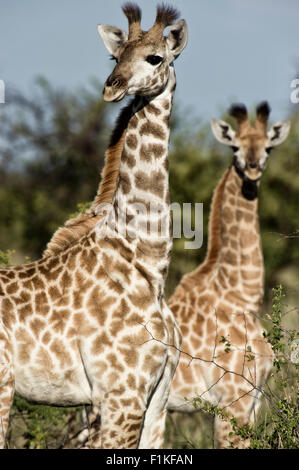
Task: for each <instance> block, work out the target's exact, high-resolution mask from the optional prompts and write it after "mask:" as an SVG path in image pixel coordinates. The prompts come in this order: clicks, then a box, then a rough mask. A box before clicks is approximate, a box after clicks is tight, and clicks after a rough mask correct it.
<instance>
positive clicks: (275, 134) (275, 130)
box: [267, 121, 291, 147]
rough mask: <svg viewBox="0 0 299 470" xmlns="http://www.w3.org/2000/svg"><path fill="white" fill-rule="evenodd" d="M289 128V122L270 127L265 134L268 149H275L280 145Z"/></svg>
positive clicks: (281, 122)
mask: <svg viewBox="0 0 299 470" xmlns="http://www.w3.org/2000/svg"><path fill="white" fill-rule="evenodd" d="M290 127H291V121H280V122H277V123H276V124H273V126H271V128H270V130H269V131H268V132H267V136H268V139H269V140H268V147H276V145H279V144H281V143H282V142H283V141H284V140H285V139H286V138H287V136H288V135H289V132H290Z"/></svg>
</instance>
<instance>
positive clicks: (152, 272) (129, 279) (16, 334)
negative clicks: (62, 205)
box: [0, 3, 187, 449]
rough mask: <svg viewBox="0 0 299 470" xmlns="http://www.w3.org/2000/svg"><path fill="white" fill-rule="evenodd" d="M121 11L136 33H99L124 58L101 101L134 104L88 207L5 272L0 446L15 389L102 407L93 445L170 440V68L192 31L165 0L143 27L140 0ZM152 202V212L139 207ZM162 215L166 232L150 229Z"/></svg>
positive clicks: (175, 354) (177, 338) (0, 318)
mask: <svg viewBox="0 0 299 470" xmlns="http://www.w3.org/2000/svg"><path fill="white" fill-rule="evenodd" d="M123 12H124V14H125V15H126V17H127V19H128V23H129V34H127V33H126V32H124V31H122V30H120V29H118V28H116V27H112V26H108V25H99V26H98V32H99V34H100V36H101V38H102V40H103V42H104V45H105V46H106V48H107V49H108V51H109V52H110V53H111V54H112V56H113V57H114V58H115V60H116V62H117V64H116V65H115V67H114V70H113V72H112V73H111V74H110V75H109V77H108V79H107V80H106V83H105V85H104V90H103V97H104V99H105V100H106V101H120V100H121V99H122V98H123V97H124V96H126V95H135V97H134V98H133V99H132V100H131V101H130V103H129V104H128V105H127V106H126V107H125V108H124V109H123V110H122V112H121V114H120V116H119V118H118V120H117V123H116V127H115V129H114V131H113V133H112V137H111V142H110V146H109V148H108V151H107V153H106V164H105V167H104V170H103V173H102V182H101V184H100V187H99V190H98V193H97V196H96V198H95V200H94V202H93V204H92V207H91V209H90V211H87V212H86V213H85V214H82V215H80V216H78V217H77V218H76V219H75V220H71V221H68V222H67V223H66V225H65V226H64V227H62V228H60V229H58V231H57V232H56V233H55V234H54V236H53V237H52V239H51V241H50V242H49V244H48V246H47V249H46V250H45V252H44V255H43V257H42V258H41V259H40V260H38V261H35V262H32V263H30V264H27V265H21V266H14V267H9V268H1V269H0V444H1V446H2V447H3V446H4V445H5V434H6V430H7V426H8V421H9V410H10V406H11V403H12V399H13V396H14V393H17V394H19V395H20V396H22V397H24V398H25V399H27V400H29V401H32V402H36V403H42V404H47V405H59V406H72V405H75V406H77V405H82V404H83V405H84V404H86V405H93V406H97V407H99V409H100V413H101V430H100V433H98V434H97V435H96V436H94V437H93V441H92V446H93V447H97V448H98V447H101V448H128V449H129V448H136V447H139V448H159V447H161V446H162V445H163V437H164V424H165V415H166V408H165V405H166V403H167V399H168V394H169V389H170V384H171V380H172V377H173V374H174V372H175V368H176V366H177V363H178V360H179V346H180V343H181V334H180V331H179V328H178V327H177V325H176V322H175V320H174V317H173V315H172V313H171V311H170V309H169V308H168V306H167V304H166V301H165V299H164V284H165V279H166V275H167V270H168V264H169V259H170V253H171V248H172V237H171V223H170V208H169V191H168V142H169V117H170V113H171V108H172V101H173V95H174V89H175V83H176V80H175V73H174V67H173V61H174V60H175V59H176V58H177V57H178V56H179V54H180V53H181V52H182V50H183V49H184V47H185V46H186V43H187V26H186V23H185V21H184V20H180V21H178V22H177V23H175V24H174V22H175V20H177V19H178V16H179V13H178V12H177V10H175V9H174V8H171V7H167V6H164V5H162V6H158V7H157V15H156V21H155V23H154V25H153V27H152V28H151V29H150V30H149V31H147V32H145V31H142V30H141V26H140V22H141V10H140V9H139V7H138V6H137V5H135V4H131V3H127V4H125V5H124V6H123ZM167 26H170V28H169V30H168V35H167V37H164V36H163V31H164V29H165V27H167ZM152 203H155V205H156V207H157V208H158V209H157V210H156V211H152V212H153V213H152V212H151V211H150V210H147V211H146V212H144V211H142V210H140V207H141V206H142V207H144V206H145V207H146V209H148V207H149V205H150V204H152ZM152 219H153V220H152ZM161 220H162V221H163V222H165V223H164V225H163V227H164V230H163V232H162V230H160V232H161V233H160V232H159V230H156V231H152V232H150V233H149V230H148V226H149V224H150V223H151V222H155V223H156V225H158V226H159V227H160V226H161V225H162V222H161ZM132 221H134V223H135V225H134V224H132ZM112 222H113V223H112ZM159 224H160V225H159Z"/></svg>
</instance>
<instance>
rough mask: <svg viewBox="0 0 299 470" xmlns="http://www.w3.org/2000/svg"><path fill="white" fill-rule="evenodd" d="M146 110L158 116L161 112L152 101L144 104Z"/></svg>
mask: <svg viewBox="0 0 299 470" xmlns="http://www.w3.org/2000/svg"><path fill="white" fill-rule="evenodd" d="M146 110H147V111H149V112H150V113H152V114H154V115H155V116H159V115H160V114H161V110H160V109H159V108H157V107H156V106H155V105H153V104H152V103H149V104H148V105H147V106H146Z"/></svg>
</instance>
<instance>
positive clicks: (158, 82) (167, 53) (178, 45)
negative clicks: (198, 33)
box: [98, 20, 187, 101]
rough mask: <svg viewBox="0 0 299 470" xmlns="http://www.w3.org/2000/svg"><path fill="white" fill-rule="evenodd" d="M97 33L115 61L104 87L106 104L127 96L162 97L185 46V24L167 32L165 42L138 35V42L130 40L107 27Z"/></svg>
mask: <svg viewBox="0 0 299 470" xmlns="http://www.w3.org/2000/svg"><path fill="white" fill-rule="evenodd" d="M98 32H99V34H100V36H101V38H102V39H103V42H104V44H105V46H106V48H107V49H108V51H109V52H110V54H111V55H112V58H113V59H114V60H115V61H116V65H115V67H114V70H113V72H112V73H111V74H110V75H109V77H108V79H107V80H106V83H105V86H104V90H103V97H104V99H105V101H120V100H121V99H123V98H124V97H125V96H126V95H134V94H138V95H141V96H157V95H159V94H160V93H162V92H163V90H164V89H165V87H166V85H167V82H168V79H169V70H170V69H169V68H170V65H171V64H172V62H173V61H174V60H175V59H176V58H177V57H178V55H179V54H180V53H181V52H182V50H183V49H184V48H185V46H186V43H187V26H186V23H185V21H184V20H181V21H179V22H178V23H176V24H175V25H173V26H172V27H171V28H170V29H169V31H168V37H167V38H166V37H164V36H161V35H160V36H159V35H157V37H155V36H154V35H153V34H150V31H149V32H143V31H141V32H140V34H139V36H138V38H137V39H134V40H130V39H129V38H128V36H127V34H126V33H125V32H124V31H122V30H120V29H118V28H115V27H112V26H107V25H99V26H98Z"/></svg>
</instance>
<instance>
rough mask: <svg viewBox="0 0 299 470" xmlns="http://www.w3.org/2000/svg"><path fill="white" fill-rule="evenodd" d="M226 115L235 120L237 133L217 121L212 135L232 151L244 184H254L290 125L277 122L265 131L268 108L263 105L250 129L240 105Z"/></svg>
mask: <svg viewBox="0 0 299 470" xmlns="http://www.w3.org/2000/svg"><path fill="white" fill-rule="evenodd" d="M229 112H230V115H231V116H233V117H234V118H235V120H236V123H237V126H236V131H234V130H233V129H232V127H231V126H230V125H229V124H228V123H227V122H225V121H222V120H218V119H213V120H212V121H211V127H212V131H213V133H214V136H215V137H216V139H217V140H219V142H222V143H223V144H226V145H229V146H230V147H231V148H232V149H233V151H234V166H235V168H236V170H237V172H238V174H239V175H240V176H241V177H242V178H243V179H244V180H245V181H247V182H248V181H252V182H257V181H259V179H260V178H261V175H262V172H263V171H264V169H265V167H266V162H267V159H268V156H269V153H270V151H271V150H272V148H273V147H276V145H279V144H281V143H282V142H283V141H284V140H285V139H286V138H287V136H288V133H289V130H290V121H279V122H277V123H276V124H274V125H273V126H271V127H270V129H269V130H268V131H267V123H268V117H269V114H270V106H269V105H268V103H267V102H266V101H264V102H262V103H260V104H259V105H258V106H257V108H256V119H255V122H254V124H253V125H251V123H250V122H249V119H248V114H247V109H246V107H245V106H244V105H243V104H235V105H232V106H231V108H230V110H229Z"/></svg>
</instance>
